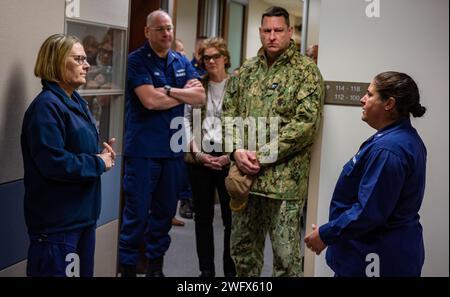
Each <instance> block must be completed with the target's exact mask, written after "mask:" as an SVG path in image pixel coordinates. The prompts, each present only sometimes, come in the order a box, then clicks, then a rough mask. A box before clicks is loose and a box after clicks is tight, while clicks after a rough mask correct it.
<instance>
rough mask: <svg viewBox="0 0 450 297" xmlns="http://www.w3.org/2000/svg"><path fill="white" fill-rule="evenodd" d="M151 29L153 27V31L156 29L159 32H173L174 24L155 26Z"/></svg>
mask: <svg viewBox="0 0 450 297" xmlns="http://www.w3.org/2000/svg"><path fill="white" fill-rule="evenodd" d="M150 29H152V30H153V31H156V32H158V33H162V32H164V31H167V32H172V31H173V27H172V26H166V27H154V28H150Z"/></svg>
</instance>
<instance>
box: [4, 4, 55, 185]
mask: <svg viewBox="0 0 450 297" xmlns="http://www.w3.org/2000/svg"><path fill="white" fill-rule="evenodd" d="M1 7H2V8H1V9H0V44H1V46H0V63H1V65H2V67H0V77H1V79H0V183H4V182H7V181H12V180H17V179H21V178H22V177H23V168H22V155H21V150H20V129H21V127H22V119H23V114H24V112H25V110H26V108H27V107H28V105H29V103H30V102H31V100H33V98H34V97H35V96H36V95H37V94H38V92H39V91H40V89H41V84H40V81H39V79H37V78H36V77H34V74H33V69H34V64H35V61H36V54H37V52H38V50H39V47H40V45H41V44H42V42H43V41H44V40H45V38H47V37H48V36H49V35H51V34H54V33H60V32H63V30H64V1H60V0H42V1H34V0H21V1H16V0H2V2H1ZM50 8H51V9H50Z"/></svg>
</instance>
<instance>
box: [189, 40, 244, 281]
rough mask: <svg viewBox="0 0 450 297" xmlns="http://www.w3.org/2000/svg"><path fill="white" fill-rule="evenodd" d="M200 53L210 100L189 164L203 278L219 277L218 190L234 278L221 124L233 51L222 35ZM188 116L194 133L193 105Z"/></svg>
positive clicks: (228, 270)
mask: <svg viewBox="0 0 450 297" xmlns="http://www.w3.org/2000/svg"><path fill="white" fill-rule="evenodd" d="M199 56H200V57H201V64H202V66H203V67H204V68H205V69H206V71H207V74H206V75H205V76H204V78H203V81H202V83H203V87H204V88H205V92H206V95H207V102H206V105H205V106H204V107H202V108H201V109H200V113H201V116H202V117H201V119H202V121H203V124H202V128H201V131H202V135H201V141H200V140H199V139H192V141H191V151H193V152H194V154H193V158H191V160H193V164H192V163H191V164H189V175H190V178H191V186H192V194H193V203H194V213H195V216H194V220H195V237H196V243H197V255H198V259H199V265H200V271H201V274H200V277H214V276H215V265H214V237H213V236H214V234H213V233H214V232H213V219H214V203H215V191H216V189H217V193H218V195H219V200H220V206H221V213H222V222H223V225H224V227H225V229H224V248H223V249H224V251H223V270H224V275H225V276H227V277H233V276H235V275H236V270H235V266H234V263H233V260H232V259H231V256H230V235H231V210H230V206H229V203H230V197H229V196H228V193H227V191H226V189H225V177H226V176H227V175H228V169H229V164H230V159H229V157H228V155H227V154H225V151H224V149H223V146H224V142H223V139H222V128H221V124H220V118H221V114H222V104H223V97H224V94H225V90H226V87H227V84H228V81H229V78H230V76H229V75H228V73H227V70H228V68H229V67H230V53H229V51H228V49H227V45H226V43H225V41H224V40H223V39H222V38H211V39H207V40H205V41H204V43H203V45H202V46H201V48H200V50H199ZM185 116H186V119H187V123H186V126H187V127H188V133H187V134H188V135H192V132H191V131H192V129H191V127H192V123H193V119H192V118H193V108H192V106H190V105H186V107H185ZM194 122H195V121H194ZM194 131H195V127H194ZM187 159H189V158H187ZM191 162H192V161H191Z"/></svg>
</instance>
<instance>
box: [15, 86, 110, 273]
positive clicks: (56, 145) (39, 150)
mask: <svg viewBox="0 0 450 297" xmlns="http://www.w3.org/2000/svg"><path fill="white" fill-rule="evenodd" d="M42 84H43V90H42V92H41V93H40V94H39V95H38V96H37V97H36V98H35V99H34V101H33V102H32V103H31V104H30V106H29V107H28V109H27V111H26V113H25V116H24V119H23V126H22V134H21V146H22V155H23V163H24V172H25V174H24V184H25V200H24V208H25V221H26V225H27V228H28V232H29V236H30V247H29V250H28V262H27V275H28V276H66V275H67V274H66V268H67V266H68V264H70V262H66V261H67V259H66V256H68V255H69V254H77V255H78V257H79V264H80V266H79V272H80V276H92V275H93V266H94V247H95V226H96V222H97V219H98V217H99V214H100V202H101V184H100V175H101V174H102V173H103V172H104V171H105V163H104V162H103V160H102V159H101V158H100V157H98V156H97V154H98V153H100V148H99V147H98V142H99V139H98V133H97V129H96V127H95V120H94V118H93V117H92V114H91V113H90V111H89V109H88V107H87V102H86V101H85V100H84V99H83V98H81V97H80V95H78V93H77V92H74V93H73V95H72V97H71V98H69V97H68V96H67V95H66V93H65V92H64V91H63V90H62V89H61V88H60V87H59V86H58V85H57V84H56V83H51V82H47V81H44V80H43V81H42ZM71 258H72V257H71ZM73 259H74V258H73Z"/></svg>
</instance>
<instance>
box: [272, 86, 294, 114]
mask: <svg viewBox="0 0 450 297" xmlns="http://www.w3.org/2000/svg"><path fill="white" fill-rule="evenodd" d="M266 96H267V98H268V99H269V100H270V101H271V106H272V109H273V110H275V111H276V113H277V114H280V115H290V114H294V113H295V109H296V98H295V94H294V93H293V92H292V91H291V90H289V88H287V87H286V85H284V84H281V83H276V82H274V83H272V84H269V85H268V86H267V89H266Z"/></svg>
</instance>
